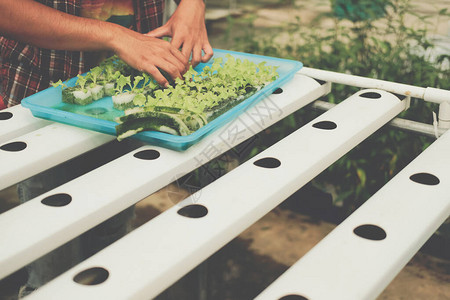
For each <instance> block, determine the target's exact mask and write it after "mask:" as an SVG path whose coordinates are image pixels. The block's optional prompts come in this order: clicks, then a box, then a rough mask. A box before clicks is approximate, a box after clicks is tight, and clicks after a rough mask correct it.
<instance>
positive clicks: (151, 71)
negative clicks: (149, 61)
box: [144, 65, 169, 87]
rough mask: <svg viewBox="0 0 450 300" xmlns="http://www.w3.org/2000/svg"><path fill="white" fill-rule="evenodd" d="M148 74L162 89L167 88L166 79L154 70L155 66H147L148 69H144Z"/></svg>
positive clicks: (156, 69)
mask: <svg viewBox="0 0 450 300" xmlns="http://www.w3.org/2000/svg"><path fill="white" fill-rule="evenodd" d="M144 70H145V71H146V72H147V73H148V74H150V75H151V76H152V77H153V79H155V80H156V82H157V83H158V84H159V85H160V86H162V87H168V86H169V82H168V81H167V79H166V77H164V76H163V74H161V72H160V71H159V70H158V68H156V67H155V66H153V65H152V66H149V67H148V68H146V69H144Z"/></svg>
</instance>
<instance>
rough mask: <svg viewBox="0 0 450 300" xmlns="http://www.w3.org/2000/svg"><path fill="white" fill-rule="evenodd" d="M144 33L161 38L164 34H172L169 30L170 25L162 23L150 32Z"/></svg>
mask: <svg viewBox="0 0 450 300" xmlns="http://www.w3.org/2000/svg"><path fill="white" fill-rule="evenodd" d="M145 35H147V36H150V37H155V38H161V37H165V36H172V32H171V30H170V27H168V26H164V25H163V26H161V27H158V28H156V29H154V30H152V31H150V32H147V33H146V34H145Z"/></svg>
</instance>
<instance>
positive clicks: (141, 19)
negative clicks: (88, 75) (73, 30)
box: [0, 0, 164, 109]
mask: <svg viewBox="0 0 450 300" xmlns="http://www.w3.org/2000/svg"><path fill="white" fill-rule="evenodd" d="M36 1H38V2H40V3H42V4H44V5H47V6H50V7H53V8H55V9H57V10H60V11H62V12H65V13H68V14H71V15H76V16H79V15H80V13H81V1H83V0H36ZM133 2H134V15H135V17H134V18H135V24H134V26H133V29H134V30H136V31H138V32H142V33H146V32H149V31H150V30H153V29H155V28H157V27H159V26H161V25H162V18H163V10H164V0H134V1H133ZM86 55H87V53H83V52H78V51H63V50H48V49H41V48H38V47H34V46H30V45H27V44H25V43H21V42H17V41H14V40H11V39H7V38H5V37H2V36H0V109H2V108H4V107H11V106H14V105H16V104H19V103H20V101H21V100H22V99H23V98H25V97H27V96H29V95H32V94H34V93H36V92H38V91H41V90H43V89H46V88H48V87H49V86H50V83H51V82H56V81H58V80H59V79H62V80H66V79H69V78H72V77H75V76H76V75H78V74H81V73H84V72H86V71H87V70H86V69H87V68H88V66H85V62H86ZM2 106H3V107H2Z"/></svg>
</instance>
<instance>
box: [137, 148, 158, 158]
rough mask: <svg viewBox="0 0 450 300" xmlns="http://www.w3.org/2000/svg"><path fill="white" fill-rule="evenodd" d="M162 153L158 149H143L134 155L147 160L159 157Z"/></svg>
mask: <svg viewBox="0 0 450 300" xmlns="http://www.w3.org/2000/svg"><path fill="white" fill-rule="evenodd" d="M160 155H161V154H160V153H159V152H158V151H156V150H142V151H139V152H137V153H135V154H134V157H136V158H139V159H145V160H154V159H157V158H158V157H159V156H160Z"/></svg>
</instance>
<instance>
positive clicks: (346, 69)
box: [224, 0, 450, 213]
mask: <svg viewBox="0 0 450 300" xmlns="http://www.w3.org/2000/svg"><path fill="white" fill-rule="evenodd" d="M284 2H287V3H289V2H291V1H284ZM330 5H331V9H330V12H327V13H323V14H322V15H321V16H320V17H319V18H317V19H315V20H314V21H313V22H312V23H310V24H303V23H302V21H301V19H300V18H297V20H296V22H292V23H287V24H285V25H284V26H282V27H280V28H278V29H277V30H270V31H268V30H267V31H265V32H264V34H263V35H261V34H258V33H259V32H258V31H257V29H256V28H255V26H254V21H255V18H256V15H252V14H250V15H247V16H246V17H245V18H242V17H239V18H234V17H231V16H230V17H228V28H227V30H226V31H225V33H224V39H225V40H226V41H227V45H228V46H227V48H228V49H230V50H237V51H243V52H249V53H256V54H262V55H268V56H276V57H283V58H289V59H295V60H300V61H302V62H303V63H304V65H305V66H310V67H313V68H317V69H324V70H331V71H337V72H341V73H351V74H356V75H360V76H365V77H371V78H379V79H383V80H388V81H394V82H399V83H406V84H410V85H415V86H422V87H435V88H442V89H450V81H449V79H450V70H449V68H448V64H449V62H450V56H449V55H448V54H444V55H439V56H437V57H435V56H433V55H432V50H433V47H434V44H433V42H432V41H431V40H430V38H429V31H428V28H427V27H428V26H429V22H428V17H429V16H423V15H418V14H416V13H415V12H414V10H413V6H412V4H411V1H409V0H392V1H390V0H376V1H374V0H371V1H369V0H367V1H356V0H331V1H330ZM293 9H294V8H293ZM411 15H412V16H414V17H415V18H416V20H417V22H415V24H414V27H409V26H407V25H406V23H405V19H406V17H407V16H411ZM439 15H441V16H445V17H448V16H449V13H448V12H447V10H445V9H444V10H441V11H440V12H439ZM322 18H328V19H330V18H331V19H332V20H333V24H334V25H333V26H331V27H329V28H324V27H321V25H320V24H321V23H320V21H321V19H322ZM237 28H239V30H240V31H241V32H243V34H242V35H241V36H238V37H231V33H232V32H234V31H236V30H237ZM280 37H282V38H280ZM280 41H282V42H280ZM356 91H358V89H357V88H354V87H349V86H344V85H335V86H334V89H333V91H332V93H330V94H329V95H328V96H326V98H325V99H324V100H326V101H329V102H332V103H338V102H340V101H342V100H344V99H346V98H348V97H349V96H350V95H352V94H353V93H355V92H356ZM437 110H438V107H437V105H435V104H432V103H426V102H424V101H422V100H417V99H412V103H411V108H410V109H408V110H407V111H406V112H404V113H402V114H401V115H400V117H403V118H406V119H410V120H415V121H420V122H425V123H428V124H430V123H431V121H432V112H433V111H435V112H437ZM317 114H318V113H317V112H313V111H311V110H300V111H298V112H296V113H294V114H293V115H291V116H289V117H287V118H286V119H284V120H282V121H280V122H278V123H277V124H275V125H274V126H272V127H271V128H269V129H268V130H266V131H265V134H264V135H261V136H260V137H259V139H258V140H257V141H256V142H255V143H253V145H252V146H253V149H252V150H251V151H250V152H249V153H248V155H247V156H246V157H242V159H243V160H245V159H247V158H248V157H249V156H252V155H254V154H256V153H258V152H259V151H261V150H262V149H264V148H266V147H269V146H270V145H271V144H272V143H274V142H276V141H278V140H279V139H280V138H282V137H284V136H286V135H287V134H289V133H290V132H292V131H294V130H295V129H297V128H299V127H300V126H301V125H302V124H305V123H306V122H308V121H309V120H311V119H312V118H314V117H315V116H316V115H317ZM431 142H433V139H432V138H429V137H425V136H419V135H414V134H410V133H407V132H403V131H401V130H399V129H392V128H388V127H383V128H382V129H380V130H379V131H378V132H377V133H376V134H374V135H372V136H371V137H370V138H368V139H367V140H365V141H364V142H363V143H361V144H360V145H359V146H357V147H356V148H355V149H354V150H352V151H351V152H350V153H348V154H347V155H345V156H344V157H343V158H341V159H340V160H338V161H337V162H336V163H335V164H333V165H332V166H331V167H329V168H328V169H327V170H326V171H324V172H323V173H322V174H320V175H319V176H318V177H316V178H315V179H314V181H313V184H314V185H315V186H318V187H320V188H321V189H327V190H330V186H331V187H332V190H333V194H334V202H335V204H336V205H340V206H341V205H342V206H343V207H344V208H345V210H346V211H347V212H348V213H351V212H352V211H353V210H355V209H356V208H357V207H359V206H360V205H361V204H362V203H363V202H364V201H366V200H367V199H368V198H369V197H370V196H371V195H372V194H373V193H375V192H376V191H377V190H378V189H379V188H380V187H382V186H383V185H384V184H385V183H386V182H387V181H388V180H389V179H390V178H392V177H393V176H394V175H395V174H396V173H397V172H398V171H399V170H401V169H402V168H403V167H404V166H406V165H407V164H408V163H409V162H410V161H411V160H413V159H414V158H415V157H416V156H417V155H418V154H420V153H421V152H422V151H423V150H424V149H425V148H426V147H427V146H428V145H429V144H430V143H431Z"/></svg>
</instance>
